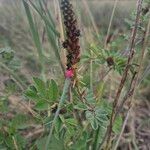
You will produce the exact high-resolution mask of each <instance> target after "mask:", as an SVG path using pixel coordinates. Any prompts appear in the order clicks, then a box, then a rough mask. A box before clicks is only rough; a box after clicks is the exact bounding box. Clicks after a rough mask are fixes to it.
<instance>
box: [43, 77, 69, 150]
mask: <svg viewBox="0 0 150 150" xmlns="http://www.w3.org/2000/svg"><path fill="white" fill-rule="evenodd" d="M70 84H71V78H66V80H65V84H64V88H63V93H62V95H61V99H60V102H59V104H58V108H57V111H56V113H55V116H54V119H53V122H52V125H51V128H50V131H49V135H48V138H47V141H46V146H45V150H48V145H49V143H50V140H51V137H52V133H53V130H54V125H55V123H56V120H57V118H58V116H59V112H60V109H61V107H62V106H63V104H64V102H65V100H66V94H67V92H68V89H69V87H70Z"/></svg>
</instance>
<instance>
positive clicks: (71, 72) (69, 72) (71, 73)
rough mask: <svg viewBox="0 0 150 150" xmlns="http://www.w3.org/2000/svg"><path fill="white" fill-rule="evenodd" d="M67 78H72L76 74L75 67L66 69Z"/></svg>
mask: <svg viewBox="0 0 150 150" xmlns="http://www.w3.org/2000/svg"><path fill="white" fill-rule="evenodd" d="M65 75H66V78H72V77H73V76H74V71H73V69H68V70H66V74H65Z"/></svg>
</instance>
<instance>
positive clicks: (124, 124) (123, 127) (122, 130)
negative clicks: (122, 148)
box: [113, 107, 132, 150]
mask: <svg viewBox="0 0 150 150" xmlns="http://www.w3.org/2000/svg"><path fill="white" fill-rule="evenodd" d="M131 109H132V107H131V108H130V109H129V110H128V112H127V115H126V117H125V120H124V123H123V126H122V129H121V132H120V134H119V137H118V140H117V142H116V145H115V147H114V149H113V150H116V149H117V147H118V145H119V142H120V139H121V137H122V134H123V132H124V129H125V126H126V124H127V121H128V118H129V114H130V111H131Z"/></svg>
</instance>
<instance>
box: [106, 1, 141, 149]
mask: <svg viewBox="0 0 150 150" xmlns="http://www.w3.org/2000/svg"><path fill="white" fill-rule="evenodd" d="M142 1H143V0H137V10H136V19H135V25H134V27H133V29H132V34H131V38H130V39H131V40H130V45H129V49H130V54H129V57H128V60H127V64H126V67H125V70H124V73H123V75H122V79H121V82H120V84H119V88H118V90H117V93H116V96H115V99H114V102H113V108H112V113H111V118H110V125H109V126H108V128H107V130H108V132H106V133H107V134H108V136H106V137H107V145H106V148H105V149H106V150H108V149H109V146H110V139H111V133H112V126H113V122H114V114H115V112H116V106H117V104H118V101H119V98H120V95H121V93H122V89H123V87H124V85H125V82H126V79H127V76H128V72H129V69H130V64H131V63H132V60H133V56H134V47H135V41H136V40H135V38H136V34H137V29H138V24H139V20H140V14H141V10H142Z"/></svg>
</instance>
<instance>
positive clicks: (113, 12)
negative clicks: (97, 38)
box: [104, 0, 118, 48]
mask: <svg viewBox="0 0 150 150" xmlns="http://www.w3.org/2000/svg"><path fill="white" fill-rule="evenodd" d="M117 3H118V0H115V3H114V7H113V11H112V13H111V18H110V22H109V26H108V30H107V35H106V38H105V42H104V48H106V47H107V40H108V36H109V33H110V28H111V25H112V21H113V18H114V14H115V10H116V7H117Z"/></svg>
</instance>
